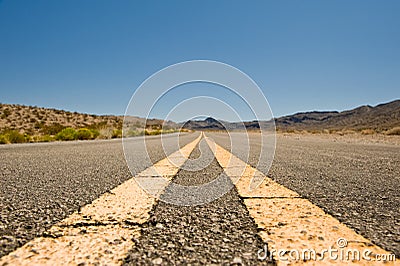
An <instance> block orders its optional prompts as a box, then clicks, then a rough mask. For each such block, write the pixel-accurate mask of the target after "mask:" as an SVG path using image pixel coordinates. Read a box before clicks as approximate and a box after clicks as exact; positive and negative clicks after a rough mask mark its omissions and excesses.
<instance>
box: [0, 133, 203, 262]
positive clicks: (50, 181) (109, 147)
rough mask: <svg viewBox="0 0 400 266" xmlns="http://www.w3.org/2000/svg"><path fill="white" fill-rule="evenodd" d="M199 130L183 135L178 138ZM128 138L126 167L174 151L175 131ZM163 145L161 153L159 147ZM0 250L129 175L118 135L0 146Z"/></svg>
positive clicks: (187, 137)
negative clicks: (128, 156)
mask: <svg viewBox="0 0 400 266" xmlns="http://www.w3.org/2000/svg"><path fill="white" fill-rule="evenodd" d="M197 136H198V133H194V134H186V135H182V136H181V137H180V138H179V144H180V145H181V146H184V145H185V144H187V143H189V142H191V141H193V140H194V139H195V138H196V137H197ZM163 139H164V140H165V141H164V142H163V145H162V143H161V141H160V137H159V136H154V137H153V136H152V137H147V138H146V146H147V151H148V154H149V157H150V159H147V152H146V149H144V148H143V145H142V143H143V137H137V138H132V139H129V140H128V144H129V145H127V147H128V150H129V151H130V152H129V154H130V156H131V159H132V162H133V163H134V164H133V165H131V169H132V170H133V171H134V172H140V171H142V170H144V169H145V168H147V167H149V166H150V165H152V162H155V161H158V160H161V159H162V158H164V157H165V153H167V154H170V153H172V152H174V151H176V150H177V149H178V148H177V146H176V145H177V143H178V141H177V140H178V135H177V134H171V135H164V136H163ZM163 148H164V149H165V153H164V150H163ZM0 169H1V171H0V256H4V255H6V254H8V253H9V252H11V251H13V250H15V249H16V248H18V247H20V246H22V245H23V244H25V243H26V242H27V241H29V240H31V239H33V238H35V237H37V236H41V235H42V234H43V232H44V231H45V230H46V229H48V228H50V227H51V226H52V225H53V224H55V223H57V222H59V221H61V220H62V219H63V218H65V217H66V216H68V215H69V214H71V213H73V212H74V211H76V210H78V209H79V208H80V207H82V206H84V205H86V204H88V203H90V202H92V201H93V200H94V199H96V198H98V197H99V196H100V195H101V194H103V193H105V192H106V191H109V190H110V189H112V188H114V187H116V186H117V185H119V184H121V183H122V182H123V181H125V180H127V179H128V178H130V177H131V174H130V172H129V170H128V167H127V163H126V161H125V157H124V154H123V148H122V144H121V140H120V139H119V140H111V141H86V142H62V143H39V144H20V145H19V144H17V145H3V146H0Z"/></svg>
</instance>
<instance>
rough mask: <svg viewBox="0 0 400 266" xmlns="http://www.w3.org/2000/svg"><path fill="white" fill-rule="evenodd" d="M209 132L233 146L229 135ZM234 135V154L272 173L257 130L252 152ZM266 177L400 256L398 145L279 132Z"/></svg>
mask: <svg viewBox="0 0 400 266" xmlns="http://www.w3.org/2000/svg"><path fill="white" fill-rule="evenodd" d="M206 135H207V136H209V137H211V138H213V139H214V140H215V141H216V142H217V143H218V144H219V145H221V146H223V147H224V148H226V149H229V148H230V145H231V141H230V140H229V137H228V136H227V134H215V133H214V134H211V133H207V134H206ZM231 138H232V139H234V140H233V143H235V145H236V146H235V147H234V148H233V149H232V152H233V153H234V154H235V155H236V156H238V157H239V158H241V159H242V160H246V158H247V157H248V163H249V164H250V165H252V166H254V167H256V166H257V168H258V169H259V170H261V171H262V172H264V173H265V174H267V173H268V167H269V164H268V163H266V162H265V161H259V155H260V150H261V147H262V145H261V141H260V140H261V139H260V137H259V135H258V134H254V133H253V134H249V142H248V143H249V144H250V152H249V156H248V154H247V151H248V146H247V144H246V143H247V141H246V139H247V137H246V134H243V133H231ZM238 140H241V141H238ZM240 145H242V147H240ZM264 148H265V147H264ZM268 176H269V177H271V178H272V179H274V180H275V181H277V182H278V183H280V184H282V185H284V186H286V187H287V188H290V189H292V190H294V191H296V192H297V193H299V194H300V195H301V196H303V197H304V198H307V199H309V200H310V201H311V202H312V203H314V204H315V205H317V206H319V207H321V208H322V209H323V210H324V211H325V212H327V213H329V214H331V215H332V216H334V217H335V218H337V219H338V220H339V221H341V222H343V223H344V224H346V225H348V226H349V227H350V228H352V229H354V230H355V231H356V232H357V233H359V234H361V235H363V236H364V237H366V238H367V239H370V240H371V241H372V242H373V243H374V244H377V245H379V246H381V247H383V248H384V249H386V250H388V251H391V252H393V253H395V254H396V257H400V145H390V144H378V143H358V142H351V141H350V142H345V141H341V140H340V139H335V137H330V138H322V137H318V136H301V135H297V136H294V135H287V136H283V135H278V137H277V142H276V151H275V158H274V161H273V164H272V166H271V168H270V171H269V173H268Z"/></svg>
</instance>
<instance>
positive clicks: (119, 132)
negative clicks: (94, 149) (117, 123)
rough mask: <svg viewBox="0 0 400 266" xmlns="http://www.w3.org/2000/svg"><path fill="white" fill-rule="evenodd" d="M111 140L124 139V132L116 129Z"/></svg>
mask: <svg viewBox="0 0 400 266" xmlns="http://www.w3.org/2000/svg"><path fill="white" fill-rule="evenodd" d="M111 138H113V139H115V138H122V130H120V129H114V130H113V132H112V135H111Z"/></svg>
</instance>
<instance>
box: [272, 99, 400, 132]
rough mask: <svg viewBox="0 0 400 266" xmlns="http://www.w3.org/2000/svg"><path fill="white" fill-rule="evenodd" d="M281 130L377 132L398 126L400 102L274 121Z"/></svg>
mask: <svg viewBox="0 0 400 266" xmlns="http://www.w3.org/2000/svg"><path fill="white" fill-rule="evenodd" d="M275 124H276V127H277V128H278V129H282V130H288V129H294V130H320V129H328V130H346V129H351V130H363V129H372V130H375V131H378V132H381V131H386V130H390V129H392V128H394V127H398V126H400V100H396V101H392V102H389V103H383V104H379V105H377V106H370V105H364V106H360V107H357V108H355V109H352V110H348V111H343V112H304V113H297V114H294V115H289V116H284V117H280V118H277V119H276V120H275Z"/></svg>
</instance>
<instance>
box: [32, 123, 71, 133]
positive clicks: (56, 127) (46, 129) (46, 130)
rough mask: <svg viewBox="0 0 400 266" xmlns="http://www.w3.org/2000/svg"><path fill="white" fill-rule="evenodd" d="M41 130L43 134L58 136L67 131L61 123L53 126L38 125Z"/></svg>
mask: <svg viewBox="0 0 400 266" xmlns="http://www.w3.org/2000/svg"><path fill="white" fill-rule="evenodd" d="M38 126H39V128H41V130H40V131H41V132H42V133H43V134H45V135H56V134H57V133H59V132H61V131H62V130H63V129H65V126H63V125H61V124H60V123H53V124H51V125H44V123H43V122H42V124H39V125H38Z"/></svg>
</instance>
